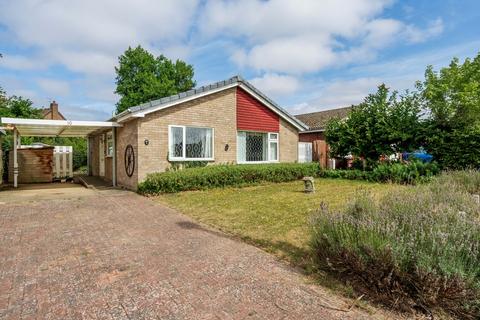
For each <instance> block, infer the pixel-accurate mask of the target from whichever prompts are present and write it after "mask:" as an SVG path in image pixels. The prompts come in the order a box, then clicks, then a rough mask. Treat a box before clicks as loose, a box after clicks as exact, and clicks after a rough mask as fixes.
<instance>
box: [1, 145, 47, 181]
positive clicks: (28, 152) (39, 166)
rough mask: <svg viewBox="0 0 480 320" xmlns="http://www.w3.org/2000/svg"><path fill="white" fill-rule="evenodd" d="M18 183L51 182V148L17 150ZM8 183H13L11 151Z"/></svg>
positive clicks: (10, 154)
mask: <svg viewBox="0 0 480 320" xmlns="http://www.w3.org/2000/svg"><path fill="white" fill-rule="evenodd" d="M17 157H18V158H17V162H18V170H19V171H18V183H37V182H52V181H53V166H52V162H53V147H49V148H29V149H18V150H17ZM8 163H9V165H8V181H9V182H11V183H13V151H11V152H9V160H8Z"/></svg>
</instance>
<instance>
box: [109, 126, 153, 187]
mask: <svg viewBox="0 0 480 320" xmlns="http://www.w3.org/2000/svg"><path fill="white" fill-rule="evenodd" d="M116 130H117V135H116V136H117V153H116V155H117V185H119V186H122V187H125V188H128V189H133V190H135V189H136V188H137V182H138V164H139V159H140V158H141V157H139V152H138V120H132V121H129V122H125V123H123V127H119V128H117V129H116ZM142 143H143V142H142ZM129 144H130V145H132V147H133V151H134V153H135V168H134V171H133V175H132V176H131V177H129V176H128V175H127V173H126V171H125V149H126V148H127V146H128V145H129ZM144 151H147V150H144ZM145 153H146V152H144V154H142V157H144V156H146V154H145Z"/></svg>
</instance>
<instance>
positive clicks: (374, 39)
mask: <svg viewBox="0 0 480 320" xmlns="http://www.w3.org/2000/svg"><path fill="white" fill-rule="evenodd" d="M391 3H392V1H389V0H384V1H382V0H358V1H338V0H325V1H316V0H305V1H289V0H271V1H261V0H244V1H226V2H225V1H209V2H207V4H206V7H205V12H204V14H202V15H201V18H200V30H201V32H202V33H203V35H204V36H210V37H215V36H218V35H223V34H229V35H230V36H231V37H235V38H237V39H239V40H240V41H244V42H245V43H246V45H245V46H244V47H243V48H241V49H239V50H237V51H235V52H234V53H233V54H232V56H231V60H232V61H234V62H235V63H237V64H238V65H239V66H240V67H252V68H254V69H256V70H260V71H266V72H277V73H290V74H303V73H313V72H318V71H321V70H323V69H325V68H327V67H332V66H340V65H346V64H350V63H352V62H355V63H359V62H362V61H363V62H368V61H371V60H372V59H373V58H375V57H376V54H377V51H378V50H380V49H382V48H384V47H386V46H388V45H391V44H392V43H394V42H396V41H404V40H407V41H408V42H410V43H417V42H421V41H425V40H426V39H428V38H430V37H432V36H435V35H438V34H439V33H441V32H442V29H443V26H442V22H441V20H435V21H434V22H432V23H431V24H430V25H429V26H428V27H427V28H426V29H425V30H423V29H421V28H418V27H416V26H414V25H407V24H405V23H403V22H402V21H400V20H396V19H382V18H378V17H377V16H378V15H379V14H380V13H381V12H382V11H383V10H384V9H385V8H386V7H387V6H389V5H390V4H391ZM240 13H241V14H240Z"/></svg>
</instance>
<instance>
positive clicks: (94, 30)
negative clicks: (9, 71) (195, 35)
mask: <svg viewBox="0 0 480 320" xmlns="http://www.w3.org/2000/svg"><path fill="white" fill-rule="evenodd" d="M197 5H198V0H170V1H161V2H160V1H155V0H137V1H119V0H104V1H100V2H99V1H96V0H82V1H79V0H77V1H63V0H50V1H38V0H26V1H9V2H4V3H2V8H1V10H0V20H1V21H2V24H4V25H5V26H7V28H8V29H9V30H10V31H11V32H12V33H14V36H15V37H16V40H17V41H18V42H19V43H21V44H23V45H25V46H26V47H31V48H35V49H36V50H38V51H39V52H40V53H41V54H42V55H44V56H47V57H51V60H52V61H50V62H51V63H53V64H54V63H60V64H62V65H64V66H66V67H67V68H68V69H70V70H72V71H81V72H84V73H87V74H88V73H94V74H95V73H106V72H110V73H111V74H113V65H114V63H115V62H116V58H117V56H118V55H119V54H121V53H122V52H123V50H125V49H126V48H127V47H128V46H129V45H131V46H135V45H137V44H141V45H144V46H145V47H147V48H150V47H152V46H154V47H165V48H167V47H171V46H172V45H175V44H176V43H178V42H180V41H182V40H184V39H185V38H186V36H187V34H188V32H187V31H188V29H189V28H190V26H191V24H192V18H193V15H194V13H195V11H196V8H197ZM27 13H28V14H27ZM17 65H18V63H17ZM25 65H27V64H25Z"/></svg>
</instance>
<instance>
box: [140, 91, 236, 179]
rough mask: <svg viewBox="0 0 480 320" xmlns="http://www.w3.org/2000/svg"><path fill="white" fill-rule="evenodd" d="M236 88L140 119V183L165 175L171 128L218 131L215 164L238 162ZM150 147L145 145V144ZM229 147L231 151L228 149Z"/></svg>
mask: <svg viewBox="0 0 480 320" xmlns="http://www.w3.org/2000/svg"><path fill="white" fill-rule="evenodd" d="M235 90H236V89H235V88H232V89H228V90H224V91H221V92H218V93H214V94H210V95H208V96H205V97H201V98H198V99H195V100H192V101H188V102H185V103H182V104H179V105H176V106H175V107H172V108H167V109H165V110H160V111H157V112H154V113H151V114H149V115H147V116H146V117H145V118H140V119H139V120H138V121H139V125H138V143H139V144H138V152H139V155H140V157H138V158H139V159H138V160H139V161H138V166H139V170H138V181H142V180H143V179H144V178H145V177H146V175H147V173H151V172H158V171H165V169H167V168H168V167H170V163H169V162H168V161H167V157H168V125H174V124H176V125H186V126H201V127H211V128H214V156H215V161H213V162H212V163H227V162H230V163H231V162H235V161H236V158H237V145H236V140H237V130H236V125H235V124H236V98H235ZM145 139H148V140H149V144H148V145H145V144H144V140H145ZM226 144H228V145H229V148H228V151H225V145H226Z"/></svg>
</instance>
